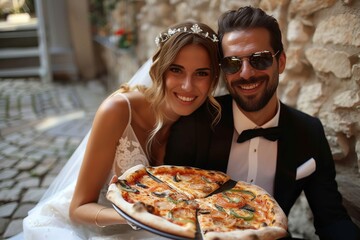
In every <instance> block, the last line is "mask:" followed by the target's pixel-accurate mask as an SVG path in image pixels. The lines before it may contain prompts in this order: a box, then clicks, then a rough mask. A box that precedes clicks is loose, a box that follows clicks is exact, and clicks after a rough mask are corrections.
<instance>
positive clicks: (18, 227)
mask: <svg viewBox="0 0 360 240" xmlns="http://www.w3.org/2000/svg"><path fill="white" fill-rule="evenodd" d="M22 221H23V220H22V219H16V220H13V221H11V222H10V224H9V225H8V227H7V228H6V230H5V233H4V235H3V236H4V237H5V238H8V237H12V236H15V235H16V234H18V233H20V232H22V229H23V228H22Z"/></svg>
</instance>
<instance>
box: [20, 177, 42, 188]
mask: <svg viewBox="0 0 360 240" xmlns="http://www.w3.org/2000/svg"><path fill="white" fill-rule="evenodd" d="M39 185H40V179H39V178H36V177H32V178H25V179H23V180H21V181H19V182H18V183H17V184H16V185H15V187H16V188H19V189H22V188H24V189H26V188H33V187H39Z"/></svg>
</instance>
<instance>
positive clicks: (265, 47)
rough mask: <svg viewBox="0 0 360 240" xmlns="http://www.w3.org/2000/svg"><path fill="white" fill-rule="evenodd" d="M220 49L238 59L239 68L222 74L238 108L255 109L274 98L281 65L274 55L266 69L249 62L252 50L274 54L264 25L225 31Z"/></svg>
mask: <svg viewBox="0 0 360 240" xmlns="http://www.w3.org/2000/svg"><path fill="white" fill-rule="evenodd" d="M222 48H223V53H224V57H229V56H235V57H238V58H237V59H241V61H237V63H238V64H239V65H240V68H239V70H238V71H236V72H234V73H230V74H229V73H225V78H226V85H227V88H228V90H229V92H230V94H231V95H232V97H233V98H234V100H235V101H236V103H237V105H238V106H239V107H240V108H241V109H243V110H244V111H246V112H256V111H259V110H261V109H263V108H264V107H266V106H267V104H268V103H269V102H270V100H272V99H276V94H275V93H276V89H277V86H278V83H279V72H280V71H281V72H282V71H283V66H281V68H279V66H280V65H279V64H278V62H277V60H276V58H275V57H272V64H270V66H268V67H267V68H266V69H258V68H259V67H258V66H257V65H256V64H253V63H250V61H251V60H252V58H251V57H250V56H251V55H252V54H253V53H257V52H263V51H269V52H271V54H272V55H274V54H275V52H274V50H273V49H272V47H271V45H270V34H269V32H268V31H267V30H266V29H265V28H255V29H246V30H236V31H233V32H228V33H226V34H225V35H224V37H223V40H222ZM254 61H255V60H254ZM283 65H284V64H283ZM272 102H274V101H272Z"/></svg>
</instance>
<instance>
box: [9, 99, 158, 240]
mask: <svg viewBox="0 0 360 240" xmlns="http://www.w3.org/2000/svg"><path fill="white" fill-rule="evenodd" d="M116 94H121V93H116ZM121 95H122V96H124V98H125V99H126V100H127V102H128V107H129V112H130V114H129V122H128V125H127V127H126V129H125V131H124V133H123V136H122V137H121V138H120V139H119V144H118V146H117V149H116V154H115V159H114V165H113V172H112V173H111V174H110V175H109V181H110V177H111V176H113V175H114V169H115V167H116V169H121V171H122V172H124V171H125V170H127V169H129V168H130V167H133V166H135V165H138V164H143V165H145V166H148V165H149V162H148V159H147V157H146V155H145V153H144V151H143V149H142V147H141V145H140V143H139V141H138V139H137V137H136V135H135V133H134V131H133V129H132V127H131V124H130V123H131V107H130V101H129V100H128V99H127V97H126V96H125V95H124V94H121ZM88 135H89V134H88ZM88 135H87V137H86V138H85V139H84V140H83V143H82V144H81V145H80V146H79V148H78V150H77V151H76V152H75V153H74V156H73V157H72V158H76V159H77V161H76V160H74V159H71V158H70V159H69V162H68V163H67V164H66V166H65V167H64V168H63V170H62V171H61V172H60V174H59V176H58V177H57V179H56V180H55V181H54V183H53V184H52V185H57V186H50V188H49V190H48V191H47V193H46V194H45V195H44V197H43V199H42V200H41V201H40V202H39V204H38V205H37V206H36V207H35V208H34V209H32V210H31V211H30V212H29V215H28V216H27V217H26V218H25V219H24V221H23V230H24V231H23V233H22V234H20V235H18V236H17V237H16V238H15V239H27V240H28V239H31V240H45V239H46V240H48V239H66V240H80V239H91V240H96V239H126V240H129V239H161V237H160V236H159V235H155V234H152V233H150V232H148V231H145V230H133V229H132V227H130V226H129V225H126V224H124V225H113V226H108V227H105V228H98V227H94V226H91V227H90V226H84V225H78V224H75V223H73V222H71V220H70V218H69V206H70V201H71V198H72V195H73V192H74V188H75V184H76V177H74V174H75V176H77V174H78V172H79V169H80V165H81V161H79V158H82V156H83V152H84V150H85V147H84V144H85V145H86V142H87V138H88ZM79 151H80V152H79ZM68 171H69V172H71V174H73V175H69V176H67V174H68ZM122 172H121V173H122ZM69 179H71V180H69ZM59 182H60V183H59ZM64 186H66V187H65V188H61V189H59V187H64ZM106 190H107V184H106V186H104V188H103V191H102V192H101V194H100V197H99V203H102V204H103V205H108V206H110V207H111V204H110V202H109V201H108V200H107V199H106V198H105V194H106Z"/></svg>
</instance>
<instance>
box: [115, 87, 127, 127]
mask: <svg viewBox="0 0 360 240" xmlns="http://www.w3.org/2000/svg"><path fill="white" fill-rule="evenodd" d="M114 95H120V96H122V97H123V98H124V99H125V100H126V102H127V104H128V107H129V121H128V124H127V126H129V125H130V124H131V104H130V100H129V99H128V97H127V96H126V95H125V94H123V93H120V92H117V93H116V94H114Z"/></svg>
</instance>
